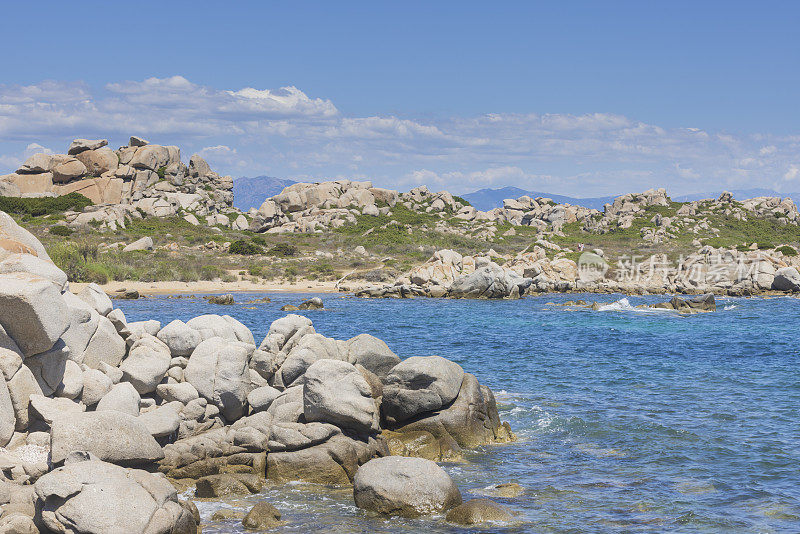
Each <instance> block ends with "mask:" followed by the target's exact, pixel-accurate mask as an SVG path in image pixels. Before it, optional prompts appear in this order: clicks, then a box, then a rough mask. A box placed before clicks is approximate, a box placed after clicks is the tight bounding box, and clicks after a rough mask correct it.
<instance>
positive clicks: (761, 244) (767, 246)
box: [756, 241, 775, 250]
mask: <svg viewBox="0 0 800 534" xmlns="http://www.w3.org/2000/svg"><path fill="white" fill-rule="evenodd" d="M756 246H757V247H758V250H767V249H770V248H775V245H773V244H772V243H770V242H769V241H759V242H758V243H756Z"/></svg>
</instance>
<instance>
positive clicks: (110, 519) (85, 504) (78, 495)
mask: <svg viewBox="0 0 800 534" xmlns="http://www.w3.org/2000/svg"><path fill="white" fill-rule="evenodd" d="M35 491H36V501H35V506H36V518H35V519H36V522H37V523H38V525H37V526H38V527H39V528H40V530H41V531H42V532H57V533H64V534H72V533H78V532H81V533H88V532H97V533H100V532H103V533H108V534H123V533H129V532H170V533H174V534H190V533H191V534H193V533H195V532H197V524H196V522H195V518H194V515H193V514H192V512H191V511H189V509H188V506H184V505H182V504H181V503H180V502H179V501H178V496H177V494H176V492H175V488H173V487H172V484H170V483H169V481H167V479H166V478H163V477H159V476H156V475H152V474H150V473H147V472H146V471H141V470H138V469H125V468H123V467H119V466H116V465H113V464H110V463H106V462H101V461H97V460H88V461H76V462H71V463H68V464H67V465H65V466H64V467H59V468H58V469H55V470H54V471H51V472H50V473H47V474H46V475H43V476H42V477H41V478H39V480H38V481H37V482H36V485H35Z"/></svg>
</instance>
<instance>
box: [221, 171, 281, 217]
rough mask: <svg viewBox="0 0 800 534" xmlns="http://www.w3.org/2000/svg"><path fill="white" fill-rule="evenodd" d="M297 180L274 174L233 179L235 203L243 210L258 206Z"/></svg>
mask: <svg viewBox="0 0 800 534" xmlns="http://www.w3.org/2000/svg"><path fill="white" fill-rule="evenodd" d="M294 183H296V182H294V181H292V180H283V179H281V178H273V177H272V176H253V177H252V178H248V177H247V176H242V177H241V178H237V179H236V180H234V181H233V205H234V206H236V207H237V208H239V209H240V210H242V211H247V210H249V209H250V208H258V207H260V206H261V204H263V203H264V200H266V199H267V198H269V197H271V196H275V195H277V194H278V193H280V192H281V191H283V188H284V187H287V186H289V185H292V184H294Z"/></svg>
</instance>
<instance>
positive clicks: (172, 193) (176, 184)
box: [0, 137, 247, 230]
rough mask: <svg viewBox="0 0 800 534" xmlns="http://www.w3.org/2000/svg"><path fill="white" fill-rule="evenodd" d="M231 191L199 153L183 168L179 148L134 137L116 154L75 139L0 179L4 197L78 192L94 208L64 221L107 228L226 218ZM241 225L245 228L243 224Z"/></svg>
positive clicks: (102, 144) (98, 143)
mask: <svg viewBox="0 0 800 534" xmlns="http://www.w3.org/2000/svg"><path fill="white" fill-rule="evenodd" d="M232 189H233V179H232V178H231V177H230V176H220V175H218V174H217V173H215V172H214V171H212V170H211V168H210V167H209V165H208V163H206V161H205V160H204V159H203V158H201V157H200V156H199V155H197V154H195V155H193V156H192V157H191V158H190V159H189V164H188V165H186V164H184V163H183V161H181V152H180V149H179V148H178V147H176V146H162V145H155V144H150V143H148V142H147V141H145V140H144V139H141V138H139V137H131V138H130V141H129V143H128V145H126V146H123V147H120V148H118V149H116V150H113V149H112V148H110V147H109V146H108V141H107V140H106V139H96V140H89V139H75V140H74V141H73V142H72V143H71V144H70V146H69V148H68V149H67V153H66V154H45V153H40V154H34V155H33V156H31V157H30V158H28V159H27V160H25V162H24V163H23V164H22V165H21V166H20V167H19V169H17V171H16V172H14V173H12V174H7V175H4V176H0V195H4V196H21V197H31V196H60V195H66V194H68V193H72V192H77V193H80V194H82V195H83V196H85V197H87V198H89V199H90V200H91V201H92V202H93V203H94V204H95V205H94V206H90V207H88V208H87V209H86V210H84V212H82V213H68V214H67V221H68V223H69V224H70V225H71V226H83V225H88V224H90V223H92V224H95V225H96V224H99V225H100V226H101V227H109V228H111V229H112V230H113V229H115V228H116V227H118V226H123V227H124V225H125V222H126V220H129V219H130V218H131V217H135V216H138V215H140V214H145V215H149V216H155V217H170V216H175V215H177V214H179V213H185V214H186V215H187V216H188V215H189V214H192V216H193V217H195V218H196V217H215V216H220V217H225V215H224V213H228V212H231V213H234V210H233V209H232V205H233V191H232ZM225 218H226V222H225V224H226V225H228V224H230V220H229V219H228V218H227V217H225ZM235 218H236V217H234V220H235ZM240 222H241V221H240ZM241 226H242V227H243V228H244V227H246V226H247V221H246V220H245V221H244V222H243V223H241Z"/></svg>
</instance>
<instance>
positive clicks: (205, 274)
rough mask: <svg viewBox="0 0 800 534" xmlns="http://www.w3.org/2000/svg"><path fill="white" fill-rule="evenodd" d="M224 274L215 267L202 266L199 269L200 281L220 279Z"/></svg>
mask: <svg viewBox="0 0 800 534" xmlns="http://www.w3.org/2000/svg"><path fill="white" fill-rule="evenodd" d="M223 274H225V273H224V271H223V270H222V269H221V268H220V267H217V266H216V265H203V267H201V268H200V280H213V279H215V278H221V277H222V275H223Z"/></svg>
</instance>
